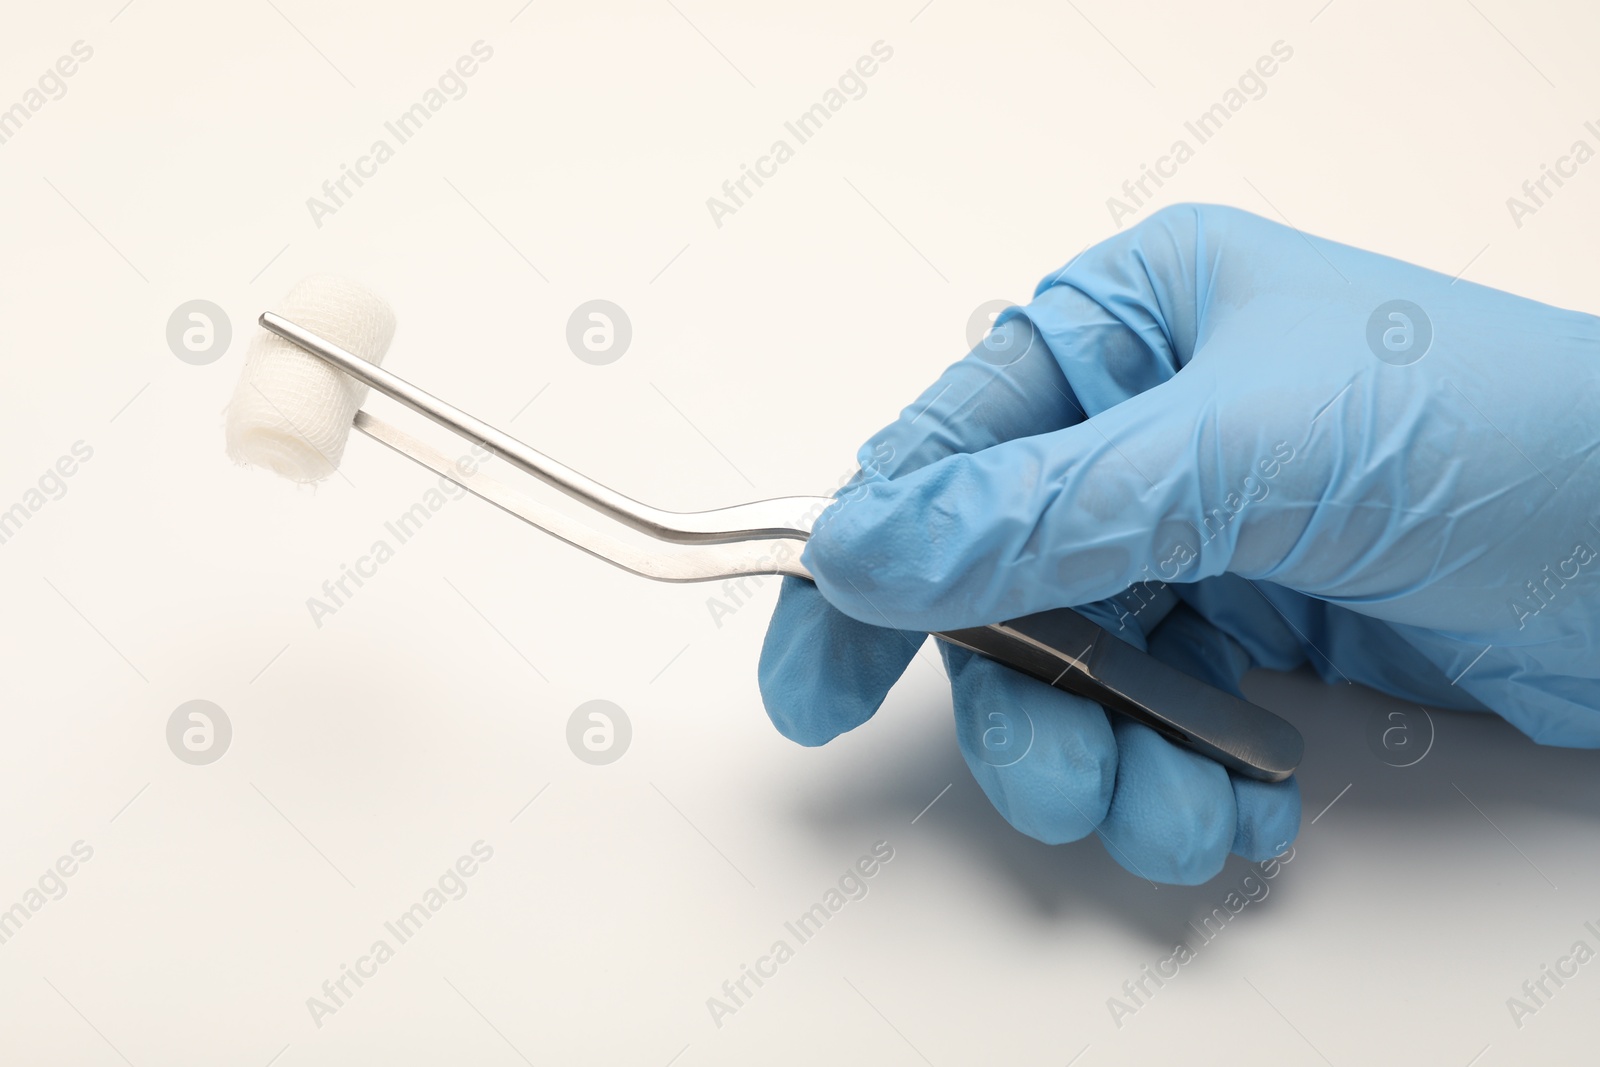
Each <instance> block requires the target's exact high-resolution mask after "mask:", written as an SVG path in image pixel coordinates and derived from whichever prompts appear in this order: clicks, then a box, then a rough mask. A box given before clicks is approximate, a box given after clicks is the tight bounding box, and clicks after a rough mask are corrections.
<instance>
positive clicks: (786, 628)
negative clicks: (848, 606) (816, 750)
mask: <svg viewBox="0 0 1600 1067" xmlns="http://www.w3.org/2000/svg"><path fill="white" fill-rule="evenodd" d="M923 639H924V635H923V634H920V633H906V632H903V631H900V630H891V629H885V628H883V627H879V626H870V625H867V624H865V623H862V622H858V621H857V620H855V619H852V618H850V617H849V616H847V615H844V614H842V613H841V612H839V611H837V610H836V609H835V608H834V607H833V606H832V605H830V604H829V603H828V602H827V600H825V599H824V598H823V596H822V594H821V593H820V592H819V591H818V590H817V587H816V586H815V585H813V584H812V583H810V582H808V581H806V580H805V579H803V578H785V579H784V581H783V587H782V589H781V590H780V591H779V593H778V604H777V607H776V608H774V609H773V613H772V621H771V623H770V624H768V626H767V634H766V638H765V639H764V640H763V642H762V645H761V659H760V663H759V666H758V668H757V679H758V681H759V684H760V688H761V700H762V703H763V705H764V706H765V707H766V710H767V717H768V718H770V719H771V720H772V725H773V726H775V727H776V728H777V730H778V732H779V733H780V734H782V735H783V736H784V737H787V738H788V739H789V740H791V741H794V742H797V743H798V744H802V745H806V746H808V747H815V746H817V745H823V744H826V743H828V742H829V741H831V740H833V739H834V738H835V737H838V736H839V735H840V734H842V733H846V732H848V731H850V730H853V729H855V728H856V727H857V726H860V725H861V724H862V723H864V722H866V721H867V720H868V719H870V718H872V715H873V713H874V712H876V711H877V710H878V707H879V706H880V705H881V704H882V703H883V699H884V697H885V696H887V695H888V693H889V690H890V689H891V688H893V686H894V683H895V682H896V681H897V680H898V679H899V678H900V675H901V674H902V673H904V671H905V669H906V665H907V664H909V663H910V662H911V658H912V657H913V656H915V655H916V652H917V648H918V647H919V646H920V645H921V643H922V641H923Z"/></svg>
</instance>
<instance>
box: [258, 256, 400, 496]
mask: <svg viewBox="0 0 1600 1067" xmlns="http://www.w3.org/2000/svg"><path fill="white" fill-rule="evenodd" d="M272 310H274V311H276V312H277V313H278V314H279V315H281V316H283V317H284V318H286V319H288V320H289V321H290V322H292V323H295V324H296V325H298V326H303V327H305V328H306V329H307V330H310V331H311V332H312V333H314V334H316V335H317V336H318V337H321V338H323V339H324V340H327V341H331V342H332V343H334V344H336V345H338V346H339V347H340V348H343V349H344V350H346V351H347V352H350V353H351V354H352V355H356V356H360V357H361V358H362V359H364V360H366V361H367V362H369V363H382V362H383V356H384V353H385V352H387V351H388V350H389V342H390V340H392V339H393V338H394V310H393V309H392V308H390V307H389V305H388V303H387V302H385V301H384V299H383V298H382V297H379V296H377V295H375V294H373V293H371V292H369V291H367V290H366V289H365V288H363V287H362V286H360V285H357V284H356V283H355V282H352V281H348V280H346V279H344V278H335V277H331V276H328V275H313V276H312V277H310V278H307V279H305V280H304V281H302V282H301V283H300V284H299V285H296V286H295V287H294V288H293V289H291V290H290V291H289V295H288V296H286V297H284V298H283V300H282V301H280V302H279V304H278V306H277V307H276V308H274V309H272ZM366 397H367V387H366V386H365V385H362V384H361V383H360V382H358V381H356V380H355V379H354V378H351V377H350V376H348V375H346V374H344V373H343V372H341V371H337V370H335V369H333V368H332V367H330V366H329V365H328V364H326V363H324V362H323V361H322V360H320V359H318V358H317V357H316V356H313V355H311V354H310V353H309V352H305V351H303V350H302V349H300V348H299V347H297V346H296V345H293V344H291V343H290V342H288V341H286V340H284V339H283V338H281V337H279V336H278V335H277V334H275V333H271V332H270V331H268V330H265V329H262V330H258V331H257V332H256V335H255V338H254V339H253V340H252V341H251V343H250V351H249V354H248V355H246V357H245V361H244V371H243V373H242V374H241V375H240V376H239V384H238V386H237V387H236V388H235V389H234V391H233V400H232V401H231V402H230V403H229V404H228V419H227V438H228V455H229V456H230V457H231V458H232V459H233V460H234V462H236V463H243V464H247V465H250V466H259V467H265V468H267V469H268V470H270V471H273V472H275V473H277V474H281V475H283V476H284V477H285V478H290V479H293V480H294V481H297V482H317V481H321V480H322V479H324V478H326V477H327V476H328V475H330V474H332V473H333V472H334V471H335V470H336V469H337V468H338V466H339V460H340V458H341V457H342V456H343V455H344V445H345V442H346V441H347V440H349V438H350V425H351V422H352V420H354V418H355V414H356V409H357V408H359V407H360V406H361V403H362V401H363V400H365V399H366Z"/></svg>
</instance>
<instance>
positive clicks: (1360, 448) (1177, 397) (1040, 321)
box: [761, 205, 1600, 884]
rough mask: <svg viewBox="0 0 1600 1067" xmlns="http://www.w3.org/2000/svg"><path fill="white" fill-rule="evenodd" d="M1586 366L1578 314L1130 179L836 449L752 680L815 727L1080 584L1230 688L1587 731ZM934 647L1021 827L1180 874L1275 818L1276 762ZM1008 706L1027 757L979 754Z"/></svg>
mask: <svg viewBox="0 0 1600 1067" xmlns="http://www.w3.org/2000/svg"><path fill="white" fill-rule="evenodd" d="M1393 301H1409V302H1410V304H1409V305H1403V306H1399V307H1395V306H1393V305H1392V304H1391V302H1393ZM1597 378H1600V320H1597V319H1596V318H1595V317H1593V316H1590V315H1585V314H1580V313H1577V312H1572V311H1564V310H1561V309H1558V308H1553V307H1549V306H1546V305H1543V304H1538V303H1535V302H1534V301H1531V300H1526V299H1523V298H1521V297H1516V296H1512V295H1509V294H1507V293H1502V292H1498V291H1495V290H1492V289H1487V288H1484V287H1482V286H1478V285H1474V284H1472V283H1470V282H1466V281H1452V279H1451V278H1449V277H1446V276H1444V275H1440V274H1436V273H1434V272H1432V271H1429V270H1424V269H1423V268H1420V267H1416V266H1412V265H1410V264H1406V263H1401V262H1398V261H1396V260H1392V259H1387V258H1385V257H1383V256H1379V255H1375V254H1373V253H1370V252H1364V251H1361V250H1359V249H1355V248H1349V247H1346V246H1343V245H1339V244H1335V243H1333V242H1331V241H1325V240H1321V239H1319V238H1316V237H1309V236H1306V235H1303V234H1301V233H1299V232H1298V231H1295V230H1292V229H1288V228H1285V227H1283V226H1280V225H1278V224H1277V223H1274V222H1271V221H1269V220H1266V219H1262V218H1258V217H1256V216H1253V215H1250V214H1248V213H1245V212H1242V211H1237V210H1232V209H1227V208H1220V207H1210V206H1188V205H1186V206H1180V207H1175V208H1171V209H1168V210H1164V211H1161V212H1160V213H1158V214H1156V215H1153V216H1152V217H1150V218H1149V219H1148V220H1146V221H1145V222H1144V223H1142V224H1141V225H1139V226H1137V227H1135V228H1133V229H1130V230H1128V231H1126V232H1124V233H1122V234H1119V235H1118V236H1116V237H1114V238H1112V239H1111V240H1109V241H1106V242H1105V243H1104V244H1101V245H1098V246H1096V247H1094V248H1092V249H1090V250H1088V251H1087V252H1085V253H1083V254H1082V255H1081V256H1080V257H1078V258H1077V259H1075V260H1074V261H1073V262H1071V263H1069V264H1068V265H1067V266H1066V267H1064V268H1063V269H1062V270H1061V271H1059V272H1057V273H1056V274H1053V275H1051V276H1049V277H1048V278H1046V279H1045V280H1044V282H1042V283H1041V284H1040V286H1039V288H1038V290H1037V292H1036V293H1035V296H1034V300H1033V302H1032V303H1030V304H1029V305H1028V306H1027V307H1025V308H1021V309H1017V308H1013V309H1010V310H1008V311H1007V312H1006V313H1005V314H1003V315H1002V316H1001V317H1000V319H999V321H998V323H997V326H996V328H995V330H994V332H993V333H992V334H991V336H990V338H989V339H988V340H987V341H986V343H985V344H984V345H980V346H979V347H978V348H977V349H975V350H974V351H973V352H972V354H970V355H969V356H967V358H966V359H964V360H962V361H961V362H959V363H957V364H955V365H954V366H952V367H951V368H950V369H949V370H947V371H946V372H945V374H944V376H943V377H942V378H940V379H939V381H937V382H936V383H934V385H933V386H932V387H931V388H929V389H928V390H927V391H926V392H925V393H923V395H922V396H921V397H919V398H918V399H917V400H916V402H914V403H913V404H912V405H911V406H910V407H908V408H906V409H905V411H904V412H903V413H902V414H901V416H900V419H899V420H898V421H897V422H895V423H894V424H892V425H890V426H889V427H887V428H886V429H884V430H883V431H881V432H880V433H879V434H878V435H877V436H875V437H874V438H872V439H871V440H870V441H868V442H867V444H866V445H865V446H864V447H863V448H862V450H861V462H862V465H863V470H864V473H863V474H862V475H861V476H860V477H859V478H858V479H857V480H856V482H854V483H853V484H852V485H851V486H849V487H848V488H847V490H846V491H845V492H843V493H842V494H841V497H840V500H839V501H837V502H835V504H834V505H833V506H832V507H830V508H829V509H828V511H827V512H825V513H824V515H823V517H822V519H821V521H819V522H818V524H817V526H816V530H815V532H814V534H813V536H812V539H811V541H810V543H809V545H808V546H807V548H806V551H805V555H804V557H803V558H804V561H805V563H806V566H807V567H808V568H809V569H810V570H811V571H812V573H814V574H815V575H816V578H817V582H816V585H812V584H810V583H807V582H803V581H799V580H796V579H786V580H785V583H784V588H783V591H782V594H781V596H780V597H779V601H778V607H777V610H776V612H775V614H774V616H773V620H772V625H771V627H770V629H769V631H768V634H767V640H766V645H765V647H764V649H763V651H762V657H761V690H762V694H763V697H764V699H765V702H766V705H767V709H768V711H769V713H770V715H771V717H772V720H773V722H774V723H775V724H776V725H777V727H778V729H779V730H781V731H782V732H783V733H784V734H785V735H786V736H788V737H790V738H793V739H794V740H796V741H798V742H800V743H802V744H807V745H819V744H822V743H824V742H826V741H828V740H830V739H831V738H833V737H835V736H837V735H838V734H840V733H842V732H844V731H846V730H849V729H852V728H854V727H856V726H858V725H860V724H861V723H862V722H864V721H866V719H867V718H869V717H870V716H871V715H872V714H873V712H874V711H875V710H877V708H878V706H879V704H880V703H881V702H882V700H883V698H884V696H885V695H886V694H887V692H888V690H889V688H890V686H892V685H893V684H894V682H895V680H896V679H897V678H898V677H899V676H900V674H901V673H902V671H904V670H905V668H906V667H907V665H908V664H909V663H910V661H911V659H912V656H913V655H914V654H915V652H916V650H917V648H918V647H919V646H920V645H921V643H922V641H923V635H924V634H925V633H926V632H928V631H931V630H942V629H951V628H957V627H964V626H975V625H980V624H984V623H990V622H995V621H998V620H1003V619H1009V618H1014V617H1016V616H1019V615H1024V614H1028V613H1031V612H1036V611H1043V610H1045V609H1049V608H1059V607H1065V606H1072V605H1081V607H1079V608H1078V610H1080V611H1082V612H1083V613H1084V614H1086V615H1088V616H1089V617H1091V618H1094V619H1095V620H1096V621H1097V622H1100V623H1101V624H1102V625H1104V626H1107V627H1108V628H1109V629H1111V630H1112V631H1113V632H1114V633H1116V634H1118V635H1119V636H1120V637H1122V638H1123V639H1125V640H1127V641H1129V642H1130V643H1132V644H1134V645H1137V646H1139V647H1141V648H1147V649H1148V650H1149V651H1150V652H1151V653H1152V654H1153V655H1155V656H1156V657H1158V658H1160V659H1162V660H1164V661H1166V662H1168V663H1170V664H1172V665H1174V666H1176V667H1179V668H1181V669H1183V670H1186V671H1188V672H1189V673H1191V674H1194V675H1196V676H1198V677H1200V678H1202V679H1204V680H1206V681H1207V682H1209V683H1211V684H1213V685H1217V686H1220V687H1222V688H1224V689H1227V690H1230V691H1232V692H1234V693H1238V691H1239V679H1240V677H1241V676H1242V675H1243V673H1244V672H1245V671H1246V670H1248V669H1249V668H1251V667H1257V666H1261V667H1269V668H1276V669H1280V670H1283V669H1290V668H1293V667H1295V666H1297V665H1299V664H1301V663H1303V662H1307V661H1309V662H1310V663H1311V664H1312V665H1313V666H1314V667H1315V668H1316V670H1317V671H1318V672H1319V673H1320V674H1321V675H1322V676H1323V677H1324V678H1325V679H1328V680H1329V681H1345V680H1350V681H1354V682H1360V683H1363V684H1366V685H1369V686H1372V687H1374V688H1376V689H1380V690H1383V691H1385V692H1388V693H1392V694H1395V695H1397V696H1400V697H1403V698H1405V699H1408V700H1413V701H1417V702H1420V703H1425V704H1430V705H1433V706H1438V707H1447V708H1457V709H1476V710H1482V709H1485V708H1487V709H1492V710H1494V711H1496V712H1498V713H1499V714H1501V715H1503V716H1505V717H1506V718H1507V719H1509V720H1510V721H1511V722H1512V723H1514V724H1515V725H1516V726H1518V727H1519V728H1520V729H1522V730H1523V731H1525V732H1526V733H1528V734H1529V735H1531V736H1532V737H1533V738H1534V739H1535V740H1537V741H1541V742H1544V743H1547V744H1558V745H1574V746H1585V747H1592V746H1600V682H1597V679H1600V649H1597V647H1596V644H1597V640H1600V596H1597V595H1596V594H1597V592H1600V553H1597V551H1596V549H1597V548H1600V526H1597V525H1596V521H1600V456H1597V454H1596V445H1597V443H1600V403H1597V399H1600V398H1597V396H1596V392H1597V390H1596V381H1597ZM1592 520H1595V521H1592ZM1485 649H1487V651H1485ZM940 652H941V654H942V655H943V656H944V661H945V665H946V668H947V671H948V673H949V676H950V682H951V687H952V689H953V691H954V701H955V713H956V720H957V727H958V729H957V735H958V738H959V741H960V745H961V749H962V752H963V754H964V755H965V756H966V759H967V763H968V765H969V766H970V767H971V769H972V772H973V774H974V776H975V777H976V778H977V780H978V782H979V783H980V784H981V785H982V787H983V789H984V791H985V792H986V793H987V794H988V796H989V798H990V800H991V801H992V802H993V803H994V805H995V807H996V808H998V809H999V811H1000V813H1001V814H1002V815H1004V816H1005V818H1006V819H1007V820H1008V821H1009V822H1010V823H1011V824H1012V825H1013V826H1015V827H1016V828H1017V829H1019V830H1021V831H1022V832H1023V833H1026V834H1028V835H1030V836H1032V837H1035V838H1038V839H1039V840H1041V841H1045V842H1051V843H1059V842H1066V841H1072V840H1075V839H1078V838H1081V837H1084V836H1086V835H1087V834H1089V833H1091V832H1094V831H1098V833H1099V834H1100V836H1101V838H1102V840H1103V841H1104V842H1105V844H1106V847H1107V848H1108V850H1109V851H1110V853H1111V855H1112V856H1114V857H1115V858H1116V859H1117V861H1118V862H1119V863H1121V864H1122V865H1123V866H1124V867H1126V868H1127V869H1129V870H1130V871H1133V872H1134V873H1136V874H1139V875H1141V876H1143V877H1147V878H1150V879H1153V880H1156V881H1162V882H1177V883H1186V884H1192V883H1197V882H1201V881H1205V880H1206V879H1208V878H1210V877H1212V876H1214V875H1215V874H1216V873H1217V872H1218V871H1219V870H1221V868H1222V865H1223V862H1224V860H1225V859H1226V858H1227V855H1228V853H1229V852H1230V851H1232V852H1236V853H1238V854H1239V855H1241V856H1244V857H1245V858H1247V859H1250V860H1261V859H1264V858H1266V857H1267V856H1268V855H1270V854H1272V853H1274V852H1276V851H1278V850H1280V849H1281V848H1282V847H1283V846H1284V844H1285V843H1287V842H1288V841H1290V840H1292V839H1293V837H1294V836H1295V834H1296V832H1297V830H1298V827H1299V821H1300V797H1299V787H1298V785H1297V784H1296V783H1295V782H1294V780H1293V779H1291V780H1289V781H1288V782H1284V783H1280V784H1277V785H1266V784H1262V783H1260V782H1255V781H1250V780H1247V779H1244V778H1240V777H1238V776H1234V775H1230V774H1229V773H1228V772H1227V771H1226V770H1224V769H1223V768H1222V767H1221V766H1220V765H1218V764H1216V763H1213V762H1211V761H1210V760H1207V759H1205V758H1203V757H1200V756H1197V755H1195V754H1193V753H1191V752H1188V751H1186V750H1184V749H1182V748H1179V747H1177V746H1174V745H1172V744H1171V743H1169V742H1167V741H1166V740H1164V739H1163V738H1161V737H1160V736H1158V735H1157V734H1156V733H1155V732H1154V731H1152V730H1150V729H1148V728H1147V727H1144V726H1141V725H1138V724H1136V723H1134V722H1132V721H1129V720H1127V719H1125V718H1123V717H1122V716H1119V715H1111V716H1108V715H1107V713H1106V712H1105V711H1103V710H1102V709H1101V708H1100V707H1099V706H1097V705H1095V704H1093V703H1091V702H1089V701H1087V700H1084V699H1082V698H1080V697H1076V696H1073V695H1070V694H1067V693H1063V692H1061V691H1059V690H1056V689H1052V688H1051V687H1049V686H1047V685H1044V684H1042V683H1040V682H1037V681H1035V680H1033V679H1032V678H1028V677H1025V676H1023V675H1021V674H1019V673H1017V672H1014V671H1012V670H1010V669H1009V668H1006V667H1003V666H1000V665H998V664H996V663H994V662H991V661H988V660H985V659H982V658H980V657H976V656H974V655H972V654H971V653H968V652H965V651H963V650H961V649H957V648H953V647H949V646H946V645H944V644H943V643H942V642H941V643H940ZM1453 679H1456V681H1454V682H1452V680H1453ZM1030 722H1031V727H1032V730H1033V733H1034V737H1033V740H1032V744H1031V747H1029V748H1028V749H1027V754H1026V755H1025V756H1023V757H1022V758H1021V759H1020V760H1017V761H1016V762H1009V757H1008V758H1007V759H998V758H995V755H994V753H993V752H992V751H991V750H990V748H991V743H992V742H993V741H994V739H995V738H996V737H999V738H1000V739H1001V743H1002V747H1003V745H1004V744H1005V741H1006V736H1007V732H1008V731H1016V730H1025V729H1027V726H1028V724H1029V723H1030ZM1001 764H1008V765H1004V766H1002V765H1001Z"/></svg>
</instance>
